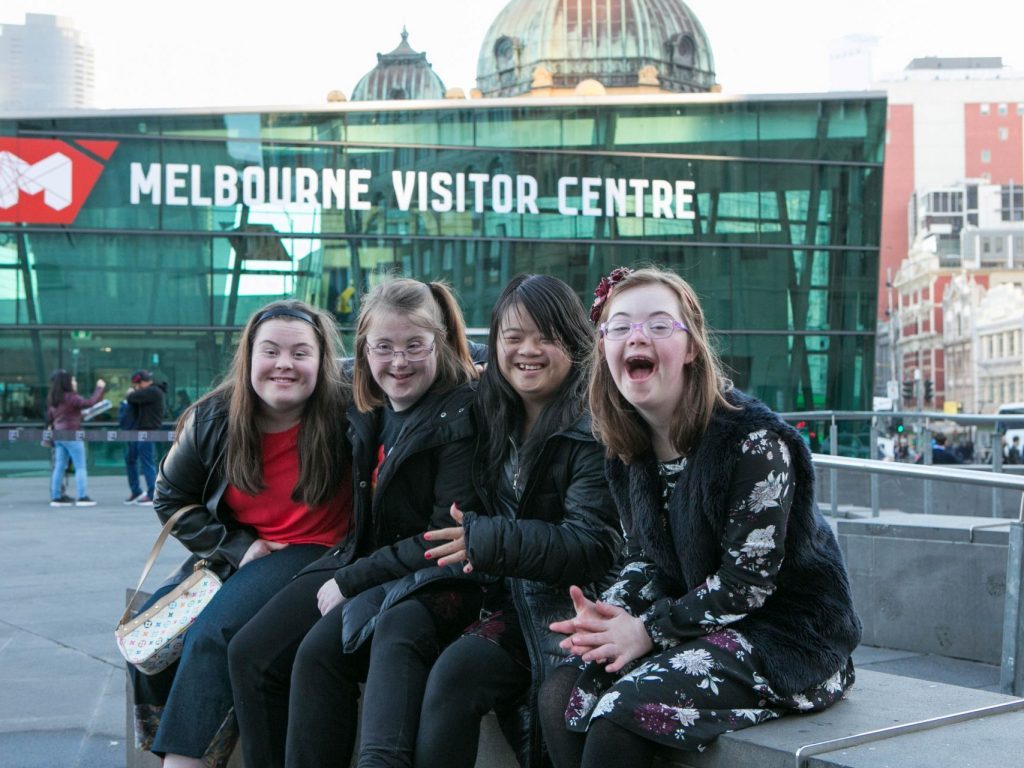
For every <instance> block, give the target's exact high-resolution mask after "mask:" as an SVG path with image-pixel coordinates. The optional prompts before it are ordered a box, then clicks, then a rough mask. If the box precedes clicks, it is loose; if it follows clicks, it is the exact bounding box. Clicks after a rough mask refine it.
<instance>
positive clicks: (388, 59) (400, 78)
mask: <svg viewBox="0 0 1024 768" xmlns="http://www.w3.org/2000/svg"><path fill="white" fill-rule="evenodd" d="M444 90H445V89H444V83H443V82H441V78H440V77H438V76H437V75H436V74H435V73H434V69H433V67H431V66H430V62H428V61H427V54H425V53H420V52H418V51H414V50H413V49H412V46H410V45H409V33H408V32H406V31H405V29H403V30H402V42H401V43H399V44H398V47H397V48H395V50H393V51H391V53H378V54H377V66H376V67H374V68H373V69H371V70H370V71H369V72H367V73H366V74H365V75H364V76H363V79H362V80H360V81H359V82H358V83H357V84H356V87H355V89H354V90H353V91H352V101H384V100H389V99H443V98H444Z"/></svg>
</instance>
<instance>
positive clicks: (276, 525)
mask: <svg viewBox="0 0 1024 768" xmlns="http://www.w3.org/2000/svg"><path fill="white" fill-rule="evenodd" d="M299 426H300V425H298V424H296V425H295V426H294V427H292V428H291V429H288V430H285V431H284V432H270V433H264V434H263V485H264V486H265V488H264V490H263V491H261V492H260V493H258V494H257V495H255V496H250V495H249V494H247V493H246V492H245V491H241V490H239V489H238V488H235V486H233V485H228V488H227V490H226V491H225V492H224V500H225V501H226V502H227V504H228V506H229V507H231V510H232V511H233V512H234V513H235V519H237V520H238V522H240V523H242V524H243V525H249V526H252V527H253V528H254V529H255V530H256V534H257V535H258V536H259V537H260V538H261V539H265V540H267V541H276V542H284V543H287V544H323V545H324V546H327V547H330V546H333V545H334V544H337V543H338V541H340V540H341V539H342V538H343V537H344V536H345V534H346V533H347V532H348V529H349V522H350V519H351V516H352V482H351V476H348V477H347V478H346V482H345V483H344V485H343V486H342V487H341V488H340V489H339V490H338V493H337V494H335V496H334V498H333V499H331V500H330V501H329V502H327V503H326V504H321V505H319V506H316V507H312V508H310V507H307V506H306V505H305V504H303V503H302V502H301V501H292V498H291V496H292V489H293V488H295V484H296V483H297V482H298V480H299V449H298V437H299Z"/></svg>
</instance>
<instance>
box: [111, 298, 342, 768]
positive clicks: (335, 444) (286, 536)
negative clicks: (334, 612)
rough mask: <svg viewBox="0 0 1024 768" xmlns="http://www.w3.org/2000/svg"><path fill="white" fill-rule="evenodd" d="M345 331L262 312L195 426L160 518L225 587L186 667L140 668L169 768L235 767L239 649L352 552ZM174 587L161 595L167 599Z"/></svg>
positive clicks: (163, 486)
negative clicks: (348, 542) (306, 573)
mask: <svg viewBox="0 0 1024 768" xmlns="http://www.w3.org/2000/svg"><path fill="white" fill-rule="evenodd" d="M340 352H341V344H340V340H339V338H338V335H337V331H336V329H335V325H334V319H333V318H332V317H331V316H330V315H329V314H327V313H325V312H322V311H320V310H317V309H314V308H313V307H311V306H309V305H307V304H304V303H302V302H298V301H279V302H274V303H272V304H269V305H267V306H266V307H264V308H263V309H261V310H259V311H257V312H256V313H255V314H254V315H253V316H252V317H251V318H250V319H249V322H248V323H247V324H246V326H245V329H244V330H243V331H242V337H241V341H240V343H239V346H238V349H237V351H236V353H235V358H234V361H233V363H232V366H231V370H230V371H229V372H228V375H227V377H226V378H225V380H224V382H223V383H222V384H221V385H220V386H218V387H217V388H216V389H215V390H214V391H213V392H211V393H209V394H208V395H206V396H205V397H203V398H201V399H200V400H199V401H197V402H196V403H194V404H193V405H191V406H190V407H189V408H188V409H187V410H186V411H185V412H184V414H183V415H182V417H181V420H180V421H179V424H178V434H177V439H176V440H175V443H174V445H173V446H172V448H171V450H170V451H169V452H168V454H167V458H166V459H165V460H164V462H163V465H162V466H161V468H160V475H159V477H158V479H157V484H156V491H157V494H156V500H155V503H154V508H155V510H156V512H157V514H158V515H159V517H160V518H161V520H164V521H166V520H167V519H168V518H169V517H170V516H171V515H172V514H173V513H174V512H175V511H176V510H177V509H179V508H180V507H182V506H186V505H189V504H200V505H201V506H199V507H198V508H196V509H194V510H192V511H190V512H189V513H187V514H186V515H185V516H184V517H183V518H182V519H181V520H180V521H179V522H178V523H177V524H176V525H175V527H174V530H173V531H172V533H173V535H174V536H175V537H176V538H177V539H178V541H180V542H181V543H182V544H183V545H184V546H185V547H186V548H187V549H189V550H190V551H191V552H192V553H193V556H192V558H190V560H189V561H188V562H187V563H186V564H185V566H183V568H182V571H181V574H182V575H183V574H184V573H187V572H188V571H190V570H191V567H192V565H193V564H194V562H195V561H196V560H198V559H200V558H202V559H205V560H207V561H209V563H210V566H211V567H212V568H214V569H215V570H217V571H218V572H219V573H220V574H221V576H222V577H223V578H226V581H225V582H224V586H223V587H221V589H220V591H219V592H218V593H217V595H216V596H215V597H214V599H213V600H212V601H211V602H210V604H209V605H208V606H207V607H206V608H205V609H204V610H203V612H202V614H201V615H200V616H199V618H198V619H197V620H196V622H195V624H193V625H192V626H191V627H190V628H189V630H188V632H187V634H186V639H185V647H184V650H183V651H182V655H181V659H180V660H179V661H178V663H177V664H174V665H172V666H170V667H168V668H167V669H166V670H164V671H163V672H161V673H159V674H157V675H153V676H152V677H146V676H144V675H142V674H140V673H139V672H138V671H137V670H135V669H134V668H131V669H130V671H131V673H132V681H133V687H134V691H135V704H136V731H137V740H138V741H139V742H140V744H141V746H143V748H148V749H150V750H151V751H153V752H155V753H157V754H159V755H162V756H163V757H164V763H163V764H164V766H165V768H175V767H180V766H191V767H193V768H197V767H198V766H200V765H203V764H205V765H210V766H215V765H222V764H224V763H226V761H227V758H228V756H229V755H230V754H231V750H232V749H233V747H234V743H235V740H236V737H237V726H236V724H235V718H234V713H233V701H232V694H231V683H230V678H229V674H228V655H227V645H228V642H229V641H230V640H231V638H232V637H234V635H235V633H236V632H237V631H238V630H239V629H240V628H241V627H242V625H244V624H245V623H246V622H247V621H248V620H249V619H250V618H251V617H252V616H253V615H254V614H255V613H256V612H257V611H258V610H259V609H260V608H261V607H262V606H263V605H264V604H265V603H266V602H267V600H269V599H270V598H271V597H272V596H273V595H274V594H276V593H277V592H278V591H279V590H280V589H281V588H282V587H283V586H285V584H287V583H288V582H289V581H290V580H291V578H292V577H293V576H294V575H295V574H296V573H298V572H299V571H300V570H302V569H303V568H304V567H305V566H307V565H309V564H310V563H312V562H313V561H315V560H317V559H318V558H320V557H321V556H323V554H324V553H325V552H326V551H328V548H329V547H330V546H332V545H334V544H336V543H337V542H338V541H339V540H341V539H343V538H344V536H345V534H346V532H347V531H348V529H349V523H350V518H351V510H352V487H351V458H350V457H351V453H350V451H349V450H348V443H347V442H346V439H345V420H344V416H343V414H344V412H345V408H346V406H347V404H348V403H349V402H350V399H351V393H350V388H349V387H348V386H347V385H346V384H345V383H344V382H343V380H342V376H341V370H340V366H339V363H338V355H339V354H340ZM171 586H173V585H168V586H166V587H165V588H163V589H161V590H160V591H158V592H157V595H156V596H159V595H160V594H163V593H165V592H166V591H167V589H169V588H170V587H171Z"/></svg>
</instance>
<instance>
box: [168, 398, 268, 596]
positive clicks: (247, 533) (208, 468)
mask: <svg viewBox="0 0 1024 768" xmlns="http://www.w3.org/2000/svg"><path fill="white" fill-rule="evenodd" d="M227 425H228V406H227V403H226V402H225V401H224V400H223V399H220V398H214V399H210V400H206V401H203V402H201V403H199V404H198V405H197V406H196V408H195V409H194V410H193V412H192V414H191V415H190V416H189V419H188V421H187V422H186V423H185V425H184V427H183V428H182V430H181V434H180V435H179V436H178V439H177V440H176V441H175V442H174V444H173V445H172V446H171V449H170V451H168V453H167V456H166V457H164V460H163V462H162V463H161V464H160V473H159V475H158V476H157V480H156V499H155V500H154V502H153V509H154V511H155V512H156V514H157V516H158V517H159V518H160V522H161V523H165V522H167V519H168V518H169V517H170V516H171V515H172V514H174V513H175V512H176V511H177V510H178V509H180V508H181V507H183V506H186V505H188V504H202V505H203V506H201V507H199V508H197V509H193V510H192V511H191V512H188V513H187V514H186V515H185V516H184V517H182V518H181V519H180V520H179V521H178V522H177V524H176V525H175V527H174V532H173V533H174V537H175V538H176V539H178V541H180V542H181V543H182V544H183V545H184V546H185V548H186V549H188V550H189V551H190V552H192V556H191V557H190V558H189V559H188V560H186V561H185V563H184V564H183V565H182V567H181V568H180V569H179V570H178V572H177V573H176V574H174V575H173V576H172V577H171V578H170V579H169V581H171V582H174V581H180V580H181V579H182V578H184V576H185V575H187V574H188V573H189V572H191V570H192V566H193V565H194V564H195V562H196V561H197V560H199V559H205V560H208V561H209V563H210V567H211V568H212V569H213V570H214V571H216V572H217V574H218V575H219V576H220V577H221V578H222V579H225V578H227V577H228V576H230V575H231V574H232V573H234V572H235V571H236V570H237V569H238V564H239V562H241V560H242V557H244V556H245V553H246V550H248V549H249V546H250V545H251V544H252V543H253V542H254V541H256V539H257V538H258V536H257V535H256V532H255V531H254V530H253V529H252V528H250V527H249V526H245V525H241V524H240V523H238V522H237V521H236V520H235V518H234V515H233V514H232V512H231V509H230V508H228V506H227V504H225V503H224V492H225V491H226V490H227V487H228V481H227V478H226V477H225V476H224V461H225V456H224V454H225V451H226V450H227Z"/></svg>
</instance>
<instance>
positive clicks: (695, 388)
mask: <svg viewBox="0 0 1024 768" xmlns="http://www.w3.org/2000/svg"><path fill="white" fill-rule="evenodd" d="M644 285H664V286H667V287H668V288H669V289H670V290H671V291H672V292H673V293H675V294H676V296H677V297H678V299H679V310H680V312H681V315H682V317H681V319H682V321H683V323H684V324H685V325H686V327H687V328H688V329H689V335H690V344H691V345H692V347H693V349H694V350H695V354H694V357H693V360H692V362H690V363H687V364H686V373H685V375H684V376H683V396H682V397H681V398H680V400H679V403H678V404H677V405H676V408H675V410H674V412H673V414H672V423H671V425H670V432H669V437H670V438H671V440H672V445H673V447H674V448H675V449H676V450H678V451H680V452H681V453H683V454H686V453H689V452H690V450H692V449H693V447H694V446H695V445H696V444H697V442H698V441H699V440H700V437H701V435H702V434H704V430H705V429H707V426H708V424H709V423H710V421H711V416H712V414H713V413H714V411H715V408H718V407H723V408H732V406H731V405H730V404H729V403H728V401H727V400H726V399H725V396H724V393H725V392H727V391H728V390H729V389H731V387H732V383H731V382H730V381H729V380H728V379H727V378H726V377H725V375H724V373H723V372H722V364H721V362H720V361H719V359H718V354H717V353H716V352H715V349H714V347H713V346H712V345H711V343H710V341H709V339H708V331H707V328H706V326H705V324H704V310H703V309H702V308H701V306H700V300H699V299H698V298H697V294H696V292H695V291H694V290H693V288H692V287H691V286H690V284H689V283H687V282H686V281H685V280H683V278H681V277H679V275H677V274H676V273H674V272H670V271H668V270H665V269H659V268H657V267H647V268H644V269H639V270H637V271H635V272H632V273H630V274H629V275H627V276H626V277H624V278H622V279H621V280H619V281H618V282H616V283H615V285H614V287H613V288H612V289H611V294H610V295H609V296H608V299H607V300H606V301H605V302H604V306H603V307H602V311H601V316H600V318H598V320H597V322H598V323H602V322H604V321H605V320H606V319H607V317H608V307H609V306H610V305H611V303H612V300H613V299H614V298H615V297H616V296H619V295H620V294H622V293H624V292H625V291H628V290H630V289H632V288H637V287H640V286H644ZM590 410H591V413H592V414H593V419H594V422H593V426H594V434H595V435H596V436H597V439H598V440H600V441H601V442H603V443H604V444H605V445H606V446H608V455H609V456H614V457H617V458H619V459H621V460H622V461H624V462H626V463H629V462H631V461H633V459H635V458H636V457H637V456H639V455H641V454H642V453H644V452H645V451H647V450H648V449H649V448H650V447H651V434H650V428H649V427H648V425H647V423H646V422H645V421H644V420H643V419H642V418H641V416H640V414H639V413H637V411H636V409H635V408H634V407H633V406H632V405H630V403H629V402H628V401H627V400H626V398H624V397H623V396H622V393H620V392H619V389H618V387H616V386H615V381H614V380H613V379H612V375H611V372H610V371H609V370H608V362H607V360H606V359H605V356H604V340H603V339H599V340H598V343H597V344H596V345H595V346H594V354H593V356H592V358H591V366H590Z"/></svg>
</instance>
